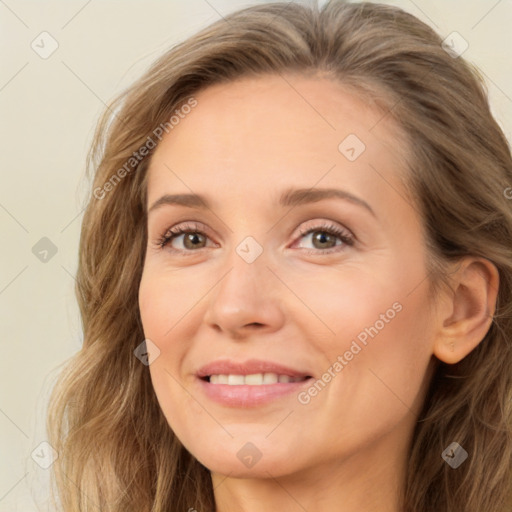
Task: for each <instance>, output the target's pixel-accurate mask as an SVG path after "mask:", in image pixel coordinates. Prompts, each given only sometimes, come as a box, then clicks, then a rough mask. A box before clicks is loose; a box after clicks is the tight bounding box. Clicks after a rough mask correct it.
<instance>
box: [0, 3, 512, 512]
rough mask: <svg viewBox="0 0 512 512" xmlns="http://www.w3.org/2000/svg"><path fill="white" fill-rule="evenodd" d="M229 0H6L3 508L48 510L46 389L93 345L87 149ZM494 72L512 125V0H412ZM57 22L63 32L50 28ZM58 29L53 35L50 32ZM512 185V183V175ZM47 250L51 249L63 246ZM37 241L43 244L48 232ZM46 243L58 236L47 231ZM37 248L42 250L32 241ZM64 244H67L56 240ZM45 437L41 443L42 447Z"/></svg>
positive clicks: (0, 27) (0, 138) (501, 107)
mask: <svg viewBox="0 0 512 512" xmlns="http://www.w3.org/2000/svg"><path fill="white" fill-rule="evenodd" d="M255 3H264V2H245V1H238V0H233V1H228V0H208V2H206V1H205V0H187V1H186V2H184V1H178V0H168V1H155V0H153V1H145V2H142V1H126V0H125V1H124V2H121V1H120V0H118V1H113V0H94V1H89V2H88V1H86V0H83V1H79V2H78V1H69V0H67V1H64V0H60V1H51V2H50V1H37V2H36V1H21V0H17V1H16V0H7V1H6V2H0V51H1V52H2V55H1V57H0V62H1V67H0V116H1V117H0V119H1V121H2V122H1V128H0V129H1V133H0V145H1V151H0V159H1V171H0V172H1V187H0V226H1V230H2V251H1V253H0V257H1V272H0V311H1V315H0V327H1V335H2V351H1V357H0V375H1V379H2V383H1V388H0V389H1V391H0V460H1V469H0V510H1V511H9V512H12V511H24V512H30V511H33V510H37V508H36V506H35V504H34V500H33V497H32V495H34V496H35V498H37V500H38V501H39V502H40V504H41V510H47V508H46V507H45V505H44V497H45V494H46V493H47V488H46V487H47V477H48V471H49V470H45V469H42V468H41V467H39V466H38V465H37V464H36V463H35V462H34V460H33V458H32V457H31V454H32V452H33V451H34V450H36V452H35V454H36V455H35V456H34V457H35V458H37V456H38V455H37V454H39V457H40V458H42V459H44V457H45V456H46V455H45V452H44V450H47V448H45V447H44V445H43V446H42V447H41V446H39V445H40V443H41V442H44V441H45V419H46V418H45V410H46V406H47V397H48V393H49V391H50V388H51V386H52V384H53V382H54V381H55V377H56V376H57V374H58V372H59V371H60V369H61V366H62V364H63V363H64V362H65V361H66V360H67V359H68V358H69V357H71V356H72V355H73V354H75V353H76V352H77V351H78V350H79V349H80V346H81V341H82V337H81V332H80V318H79V315H78V308H77V305H76V302H75V297H74V288H73V287H74V277H73V276H74V274H75V271H76V266H77V253H78V243H79V234H80V224H81V220H82V199H83V197H84V194H85V190H84V185H85V183H86V182H85V181H84V170H85V166H84V164H85V155H86V151H87V149H88V145H89V143H90V140H91V137H92V133H93V130H94V127H95V124H96V122H97V120H98V117H99V114H100V112H101V111H102V110H103V109H104V108H105V103H107V102H108V101H109V100H111V99H112V98H113V97H114V96H115V95H116V94H117V93H118V92H120V91H121V90H122V89H123V88H124V87H125V86H127V85H128V84H129V83H130V82H131V81H133V80H134V79H135V78H137V77H138V76H140V75H141V74H142V73H143V72H144V70H145V69H146V68H147V66H148V65H149V64H150V63H151V62H152V61H153V60H155V59H156V58H157V57H158V56H159V55H160V54H161V53H162V52H163V51H164V50H166V49H168V48H169V47H170V46H172V45H173V44H174V43H176V42H179V41H181V40H183V39H184V38H186V37H187V36H189V35H192V34H193V33H195V32H196V31H197V30H199V29H200V28H202V27H204V26H206V25H208V24H209V23H211V22H213V21H214V20H217V19H219V18H220V16H222V15H225V14H226V13H228V12H230V11H233V10H236V9H238V8H241V7H244V6H247V5H251V4H255ZM384 3H388V4H392V5H397V6H400V7H402V8H404V9H405V10H407V11H409V12H411V13H412V14H414V15H416V16H417V17H418V18H420V19H421V20H423V21H425V22H427V23H428V24H430V25H431V26H432V27H433V28H434V29H436V31H437V32H438V33H439V34H440V35H442V36H443V37H446V36H448V35H449V34H451V33H452V32H453V31H457V32H459V33H460V34H461V35H462V36H463V37H464V39H465V40H467V42H468V43H469V48H468V50H467V51H466V52H465V53H464V55H463V56H464V58H466V59H468V60H470V61H471V62H473V63H475V64H476V65H477V66H478V67H479V68H480V69H481V71H483V73H484V74H485V76H486V79H487V83H488V87H489V93H490V98H491V104H492V108H493V112H494V114H495V117H496V118H497V119H498V121H499V122H500V124H501V126H502V128H503V129H504V131H505V133H506V135H507V137H508V138H509V140H511V133H512V99H511V98H512V66H511V64H510V62H511V60H510V48H512V34H511V33H512V30H511V27H512V1H510V0H502V1H500V2H496V1H494V0H493V1H486V0H470V1H468V0H457V1H449V2H448V1H446V0H445V1H443V0H432V1H424V0H415V1H414V2H413V1H411V0H403V1H396V2H384ZM43 31H46V32H48V33H49V34H50V35H51V37H52V38H53V39H54V40H56V41H57V43H58V48H57V50H56V51H55V52H54V53H53V54H52V55H50V56H49V57H48V58H46V59H45V58H42V57H40V55H39V54H38V53H36V51H34V49H33V48H32V47H31V44H32V42H33V41H35V43H33V44H34V45H38V47H39V48H40V50H39V51H40V52H43V51H49V49H50V48H51V46H50V45H51V44H52V42H51V40H50V39H49V38H48V36H39V35H40V34H41V32H43ZM42 37H46V38H47V39H44V41H43V42H41V38H42ZM511 186H512V184H511ZM43 237H47V238H48V239H49V240H50V241H51V244H53V246H55V248H56V250H57V252H56V254H54V255H53V256H52V253H51V249H50V252H49V253H48V254H47V256H46V258H47V261H41V259H40V258H44V257H45V256H44V253H43V252H41V251H43V250H45V249H46V250H49V249H48V248H49V247H50V248H51V247H52V245H51V244H48V242H47V241H42V242H41V241H40V240H41V239H42V238H43ZM36 244H39V245H36ZM45 244H46V245H45ZM34 246H35V247H36V249H34V252H36V253H39V256H37V254H34V252H33V247H34ZM54 250H55V249H54ZM38 446H39V448H38Z"/></svg>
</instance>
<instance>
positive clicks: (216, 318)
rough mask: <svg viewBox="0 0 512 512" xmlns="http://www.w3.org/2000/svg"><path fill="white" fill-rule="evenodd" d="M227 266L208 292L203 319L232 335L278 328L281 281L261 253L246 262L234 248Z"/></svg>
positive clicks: (279, 322) (232, 336)
mask: <svg viewBox="0 0 512 512" xmlns="http://www.w3.org/2000/svg"><path fill="white" fill-rule="evenodd" d="M226 267H227V268H228V270H227V271H226V272H224V273H223V274H224V276H223V277H222V278H221V279H220V281H219V282H218V283H217V285H216V286H214V288H213V289H212V291H211V292H210V293H209V294H208V295H207V297H208V305H207V310H206V312H205V316H204V321H205V323H206V324H207V325H208V326H209V327H211V328H212V329H214V330H216V331H217V332H222V333H224V334H225V335H227V336H229V337H231V338H232V339H243V338H245V337H247V336H248V335H251V334H254V332H255V331H257V332H259V333H270V332H273V331H276V330H278V329H280V328H281V326H282V325H283V323H284V313H283V310H282V309H281V305H280V304H281V303H282V296H280V294H281V293H282V290H281V287H282V285H281V287H280V286H279V285H280V284H281V283H279V280H278V279H277V278H276V277H275V275H274V274H273V272H272V271H271V270H270V269H269V268H268V267H267V262H266V259H265V257H264V253H263V254H262V255H260V256H259V257H258V258H257V259H256V260H255V261H253V262H252V263H247V262H246V261H244V260H243V259H242V258H241V257H240V256H239V255H238V254H237V253H236V252H235V251H233V254H232V257H231V258H230V259H229V261H228V262H227V265H226ZM279 299H281V301H280V300H279Z"/></svg>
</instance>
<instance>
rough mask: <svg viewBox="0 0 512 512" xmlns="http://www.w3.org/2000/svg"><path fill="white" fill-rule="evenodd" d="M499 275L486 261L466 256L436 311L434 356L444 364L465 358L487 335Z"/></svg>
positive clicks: (495, 298) (493, 310)
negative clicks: (449, 290) (436, 324)
mask: <svg viewBox="0 0 512 512" xmlns="http://www.w3.org/2000/svg"><path fill="white" fill-rule="evenodd" d="M498 287H499V273H498V269H497V268H496V266H495V265H494V264H493V263H491V262H490V261H489V260H486V259H485V258H478V257H466V258H465V259H464V260H463V261H462V262H461V264H459V265H458V269H457V271H456V272H455V273H454V275H453V276H452V292H451V294H450V295H447V296H446V297H445V300H444V301H442V307H441V308H440V309H439V311H438V316H437V320H436V321H437V322H438V323H439V326H438V328H437V329H436V332H437V336H436V338H435V340H434V347H433V353H434V355H435V356H436V357H437V358H438V359H440V360H441V361H443V362H444V363H447V364H455V363H458V362H459V361H461V360H462V359H464V358H465V357H466V356H467V355H468V354H469V353H470V352H471V351H472V350H473V349H475V348H476V347H477V346H478V344H479V343H480V342H481V341H482V340H483V339H484V337H485V335H486V334H487V332H488V330H489V328H490V326H491V323H492V319H493V316H494V312H495V309H496V300H497V296H498Z"/></svg>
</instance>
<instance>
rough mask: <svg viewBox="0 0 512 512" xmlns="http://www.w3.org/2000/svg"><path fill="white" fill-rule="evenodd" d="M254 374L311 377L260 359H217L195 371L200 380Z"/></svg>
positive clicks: (305, 373)
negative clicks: (215, 376) (211, 377)
mask: <svg viewBox="0 0 512 512" xmlns="http://www.w3.org/2000/svg"><path fill="white" fill-rule="evenodd" d="M255 373H277V374H278V375H288V376H289V377H310V376H311V375H310V374H309V373H307V372H303V371H300V370H296V369H294V368H289V367H287V366H284V365H282V364H279V363H274V362H272V361H263V360H260V359H249V360H248V361H244V362H238V361H230V360H228V359H219V360H217V361H213V362H211V363H208V364H206V365H204V366H202V367H201V368H200V369H199V370H198V371H197V376H198V377H200V378H202V377H209V376H211V375H252V374H255Z"/></svg>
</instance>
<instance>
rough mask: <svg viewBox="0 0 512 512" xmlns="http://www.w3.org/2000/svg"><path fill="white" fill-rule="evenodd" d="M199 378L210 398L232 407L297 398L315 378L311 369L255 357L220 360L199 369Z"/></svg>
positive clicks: (203, 390) (202, 389)
mask: <svg viewBox="0 0 512 512" xmlns="http://www.w3.org/2000/svg"><path fill="white" fill-rule="evenodd" d="M196 378H197V381H196V382H197V383H198V384H199V385H200V386H199V387H200V389H201V392H202V393H204V395H205V396H206V397H207V398H208V399H210V400H212V401H214V402H216V403H217V404H221V405H223V406H225V407H231V408H247V407H256V406H262V405H264V404H268V403H276V402H277V401H278V400H285V399H288V400H289V399H294V395H295V396H296V395H297V394H298V393H299V392H300V391H302V390H303V389H304V388H306V387H307V386H309V385H310V384H311V382H312V381H313V379H314V377H313V376H312V374H311V373H308V372H304V371H301V370H298V369H294V368H289V367H286V366H283V365H281V364H279V363H273V362H270V361H261V360H256V359H251V360H249V361H246V362H243V363H242V362H234V361H229V360H218V361H215V362H213V363H210V364H208V365H206V366H203V367H202V368H201V369H199V370H198V371H197V373H196Z"/></svg>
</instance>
